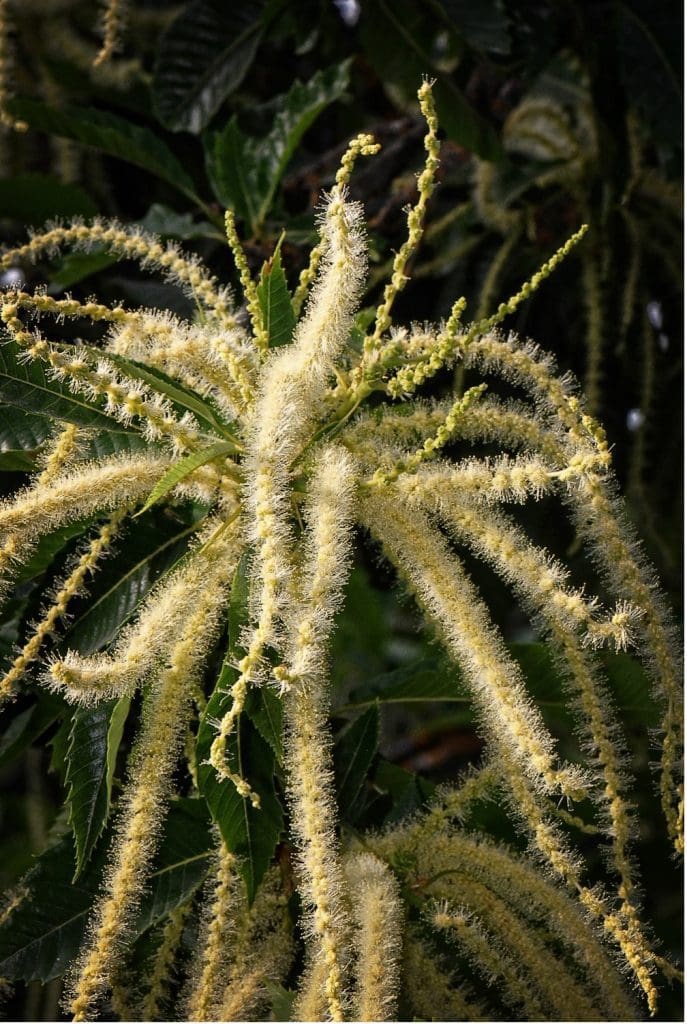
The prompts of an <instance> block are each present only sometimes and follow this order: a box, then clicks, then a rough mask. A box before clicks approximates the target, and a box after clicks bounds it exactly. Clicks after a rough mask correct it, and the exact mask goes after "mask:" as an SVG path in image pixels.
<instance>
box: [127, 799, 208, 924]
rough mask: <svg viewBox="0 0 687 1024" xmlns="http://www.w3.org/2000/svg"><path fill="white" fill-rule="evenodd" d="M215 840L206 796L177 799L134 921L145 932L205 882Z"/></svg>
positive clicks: (168, 818)
mask: <svg viewBox="0 0 687 1024" xmlns="http://www.w3.org/2000/svg"><path fill="white" fill-rule="evenodd" d="M214 845H215V844H214V840H213V837H212V836H211V834H210V822H209V820H208V812H207V807H206V806H205V803H204V801H203V800H199V799H197V798H194V797H185V798H183V799H180V800H175V801H174V802H173V803H172V806H171V808H170V812H169V815H168V816H167V819H166V821H165V826H164V832H163V839H162V845H161V847H160V852H159V853H158V856H157V857H156V859H155V864H154V866H153V870H152V872H151V874H150V877H149V880H148V888H147V891H146V894H145V895H144V897H143V900H142V902H141V909H140V911H139V914H138V917H137V918H136V922H135V925H134V934H135V935H141V934H142V933H143V932H144V931H146V930H147V929H148V928H152V927H153V926H154V925H156V924H157V923H158V922H159V921H161V920H162V919H163V918H165V917H166V916H167V915H168V914H169V913H171V911H172V910H175V909H176V908H177V907H180V906H181V904H182V903H185V902H186V901H187V900H188V899H189V897H190V896H191V895H192V894H193V893H194V892H195V891H196V889H197V888H198V887H199V886H200V885H201V884H202V883H203V881H204V879H205V876H206V875H207V872H208V868H209V866H210V862H211V853H212V850H213V848H214Z"/></svg>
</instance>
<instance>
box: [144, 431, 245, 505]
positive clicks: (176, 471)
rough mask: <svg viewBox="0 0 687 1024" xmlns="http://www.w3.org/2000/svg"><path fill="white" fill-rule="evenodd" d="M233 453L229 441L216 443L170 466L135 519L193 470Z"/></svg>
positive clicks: (233, 449)
mask: <svg viewBox="0 0 687 1024" xmlns="http://www.w3.org/2000/svg"><path fill="white" fill-rule="evenodd" d="M235 451H236V445H234V444H232V443H231V441H218V442H217V444H212V445H210V447H209V448H202V449H200V451H197V452H191V454H190V455H187V456H186V457H185V458H183V459H179V461H178V462H175V463H174V465H173V466H170V468H169V469H168V470H167V472H166V473H165V474H164V476H163V477H162V479H160V480H158V482H157V483H156V484H155V486H154V487H153V489H152V491H151V492H150V496H149V498H148V500H147V501H146V503H145V505H144V506H143V508H142V509H141V511H140V512H137V513H136V517H135V518H137V517H138V516H140V515H142V514H143V513H144V512H147V511H148V509H149V508H152V506H153V505H154V504H155V503H156V502H158V501H160V499H161V498H164V497H165V495H167V494H169V492H170V491H171V490H173V489H174V488H175V487H176V486H177V484H179V483H181V481H182V480H185V479H186V477H187V476H189V475H190V474H191V473H193V472H194V470H196V469H198V468H199V467H200V466H205V465H207V463H208V462H212V461H213V460H214V459H220V458H222V456H223V455H232V454H233V453H234V452H235Z"/></svg>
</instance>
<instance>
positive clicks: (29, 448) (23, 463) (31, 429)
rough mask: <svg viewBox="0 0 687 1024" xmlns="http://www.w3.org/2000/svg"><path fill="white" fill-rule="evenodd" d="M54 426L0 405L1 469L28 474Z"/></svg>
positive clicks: (43, 420)
mask: <svg viewBox="0 0 687 1024" xmlns="http://www.w3.org/2000/svg"><path fill="white" fill-rule="evenodd" d="M52 430H53V425H52V423H51V422H50V420H48V419H46V417H45V416H38V415H36V414H35V413H30V412H22V411H20V410H19V409H16V408H14V407H13V406H9V407H8V406H0V470H19V471H27V470H28V471H31V470H33V469H34V468H35V464H36V456H37V455H38V453H39V451H40V448H41V445H42V444H43V442H44V441H45V439H46V438H47V437H49V436H50V434H51V433H52Z"/></svg>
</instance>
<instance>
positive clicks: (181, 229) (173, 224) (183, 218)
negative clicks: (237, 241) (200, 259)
mask: <svg viewBox="0 0 687 1024" xmlns="http://www.w3.org/2000/svg"><path fill="white" fill-rule="evenodd" d="M138 223H139V225H140V226H141V227H142V228H143V230H144V231H148V232H150V234H153V235H161V236H162V237H163V238H180V239H182V240H183V241H190V240H191V239H194V238H214V239H215V240H216V241H220V242H222V243H223V244H225V243H226V237H225V236H224V235H223V234H221V233H220V232H219V231H218V230H217V228H216V227H215V226H214V225H213V224H210V222H209V221H207V220H201V221H195V220H194V219H193V214H192V213H177V212H176V210H170V208H169V207H168V206H163V205H162V203H153V205H152V206H151V207H150V209H149V210H148V212H147V213H146V215H145V217H142V218H141V220H139V222H138Z"/></svg>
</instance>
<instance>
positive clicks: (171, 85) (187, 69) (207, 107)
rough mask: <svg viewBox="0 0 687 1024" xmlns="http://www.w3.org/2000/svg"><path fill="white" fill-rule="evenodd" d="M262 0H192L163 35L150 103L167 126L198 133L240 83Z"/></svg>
mask: <svg viewBox="0 0 687 1024" xmlns="http://www.w3.org/2000/svg"><path fill="white" fill-rule="evenodd" d="M263 10H264V2H263V0H243V2H242V3H240V4H227V3H226V2H224V0H196V2H195V3H192V4H190V5H188V6H187V7H186V8H185V9H183V10H182V11H181V13H180V14H179V16H178V17H177V18H176V19H175V20H174V21H173V22H172V23H171V25H170V26H169V28H168V29H167V31H166V32H165V33H164V34H163V36H162V38H161V40H160V45H159V47H158V52H157V60H156V64H155V71H154V75H153V104H154V107H155V112H156V114H157V116H158V118H159V119H160V121H161V122H162V124H164V126H165V127H166V128H171V130H172V131H188V132H194V133H196V134H197V133H198V132H200V131H202V129H203V128H204V127H205V126H206V125H207V123H208V122H209V121H210V119H211V118H212V117H213V115H214V114H215V113H216V112H217V110H218V108H219V106H220V104H221V103H222V102H223V101H224V100H225V99H226V97H227V96H228V95H229V94H230V93H231V92H233V90H234V89H235V88H236V87H237V86H238V85H239V84H240V83H241V81H242V80H243V77H244V75H245V74H246V72H247V71H248V68H249V67H250V65H251V64H252V62H253V58H254V56H255V51H256V50H257V47H258V44H259V42H260V38H261V35H262V31H263V23H262V15H263Z"/></svg>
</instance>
